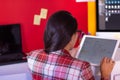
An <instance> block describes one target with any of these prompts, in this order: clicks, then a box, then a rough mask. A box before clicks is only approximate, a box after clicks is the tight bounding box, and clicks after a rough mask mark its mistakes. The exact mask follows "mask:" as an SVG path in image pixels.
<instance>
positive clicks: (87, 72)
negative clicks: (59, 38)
mask: <svg viewBox="0 0 120 80" xmlns="http://www.w3.org/2000/svg"><path fill="white" fill-rule="evenodd" d="M28 66H29V69H30V70H31V71H32V76H33V80H95V79H94V76H93V74H92V70H91V67H90V64H89V63H88V62H84V61H81V60H78V59H75V58H73V57H71V55H70V54H69V53H68V52H67V51H66V50H59V51H56V52H51V53H50V54H47V53H45V52H44V50H35V51H32V52H30V55H29V56H28Z"/></svg>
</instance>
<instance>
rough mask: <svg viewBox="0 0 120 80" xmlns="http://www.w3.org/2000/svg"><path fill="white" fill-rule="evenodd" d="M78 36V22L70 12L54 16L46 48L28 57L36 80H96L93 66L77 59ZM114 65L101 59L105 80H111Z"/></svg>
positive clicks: (45, 34) (51, 19) (48, 28)
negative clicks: (75, 55) (76, 44)
mask: <svg viewBox="0 0 120 80" xmlns="http://www.w3.org/2000/svg"><path fill="white" fill-rule="evenodd" d="M77 37H78V35H77V21H76V19H75V18H74V17H73V16H72V15H71V14H70V13H69V12H67V11H58V12H56V13H54V14H53V15H52V16H51V17H50V18H49V20H48V22H47V25H46V29H45V32H44V44H45V49H40V50H35V51H32V52H30V53H29V55H28V66H29V68H30V70H31V71H32V76H33V80H61V79H62V80H95V79H94V76H93V74H92V70H91V66H90V64H89V63H88V62H85V61H82V60H78V59H76V58H74V54H75V53H76V51H77V48H76V49H74V45H75V43H76V40H77ZM113 66H114V61H112V60H111V59H109V58H104V59H103V60H102V62H101V79H102V80H109V77H110V73H111V71H112V68H113Z"/></svg>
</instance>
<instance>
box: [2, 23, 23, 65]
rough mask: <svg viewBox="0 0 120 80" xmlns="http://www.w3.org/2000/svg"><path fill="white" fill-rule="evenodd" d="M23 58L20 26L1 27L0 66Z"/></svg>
mask: <svg viewBox="0 0 120 80" xmlns="http://www.w3.org/2000/svg"><path fill="white" fill-rule="evenodd" d="M22 57H23V52H22V43H21V29H20V24H10V25H0V64H1V63H8V62H13V61H18V60H21V59H22Z"/></svg>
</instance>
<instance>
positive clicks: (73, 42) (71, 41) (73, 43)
mask: <svg viewBox="0 0 120 80" xmlns="http://www.w3.org/2000/svg"><path fill="white" fill-rule="evenodd" d="M77 37H78V35H77V33H74V34H73V35H72V37H71V40H70V42H69V43H68V44H67V45H66V47H65V49H66V50H71V49H72V48H74V45H75V43H76V40H77Z"/></svg>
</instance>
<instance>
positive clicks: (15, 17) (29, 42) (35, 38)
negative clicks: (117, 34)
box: [0, 0, 88, 52]
mask: <svg viewBox="0 0 120 80" xmlns="http://www.w3.org/2000/svg"><path fill="white" fill-rule="evenodd" d="M41 8H46V9H48V16H47V18H48V17H49V16H50V15H51V14H52V13H54V12H55V11H58V10H68V11H70V12H71V13H72V14H73V16H74V17H76V18H77V21H78V25H79V29H81V30H83V31H85V32H86V33H87V25H88V22H87V3H77V2H76V1H75V0H0V25H1V24H14V23H20V24H21V32H22V45H23V52H29V51H31V50H34V49H38V48H43V47H44V46H43V32H44V28H45V24H46V21H47V19H45V20H42V21H41V24H40V25H39V26H35V25H33V18H34V15H35V14H40V9H41Z"/></svg>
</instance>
